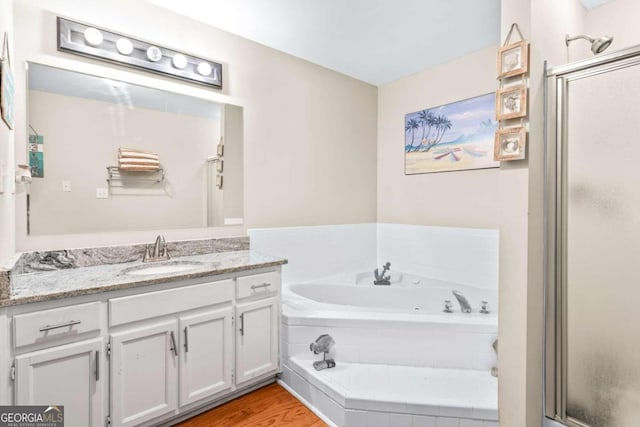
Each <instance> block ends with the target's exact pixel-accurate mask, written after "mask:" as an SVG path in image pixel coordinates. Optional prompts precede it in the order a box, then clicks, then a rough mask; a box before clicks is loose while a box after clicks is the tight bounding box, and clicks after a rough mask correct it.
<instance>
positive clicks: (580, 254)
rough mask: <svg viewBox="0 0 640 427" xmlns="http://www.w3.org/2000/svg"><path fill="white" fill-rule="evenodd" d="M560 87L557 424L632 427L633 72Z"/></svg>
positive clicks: (638, 412) (639, 273)
mask: <svg viewBox="0 0 640 427" xmlns="http://www.w3.org/2000/svg"><path fill="white" fill-rule="evenodd" d="M636 62H637V60H636ZM564 85H565V86H564V92H565V93H564V101H563V102H564V104H563V105H564V116H563V117H564V123H563V128H564V130H563V136H562V142H561V144H560V152H561V155H560V156H559V157H560V160H559V163H558V164H559V165H560V168H559V171H560V172H559V174H558V176H559V178H560V179H561V184H560V187H558V188H560V189H559V190H558V194H559V195H560V197H559V200H558V207H559V213H560V215H559V216H558V220H557V221H558V226H557V230H558V231H557V232H558V233H559V235H558V236H559V242H560V244H559V246H560V248H561V251H560V254H559V256H558V259H557V262H558V268H559V272H560V273H559V275H558V278H559V279H558V281H559V282H560V283H559V286H560V287H561V289H562V290H561V292H562V298H561V299H562V302H561V303H560V304H559V305H558V307H559V309H560V310H561V316H560V317H559V318H558V319H561V320H560V321H559V327H560V331H559V332H558V336H560V337H561V341H563V342H562V343H561V345H560V348H559V351H560V353H559V354H560V357H559V359H558V360H561V363H560V365H561V366H559V367H558V366H557V367H556V369H557V371H558V375H559V378H560V379H559V381H560V383H561V384H562V387H561V389H562V390H561V392H562V393H564V396H563V399H564V400H563V403H564V405H563V406H564V408H563V409H564V410H565V411H566V412H565V414H563V419H564V421H565V422H567V423H568V424H570V425H577V426H583V425H584V426H590V427H638V426H640V65H638V64H637V63H636V64H634V63H633V62H628V63H626V64H624V66H618V67H615V66H614V67H612V66H610V65H608V66H603V67H600V68H597V67H595V68H594V69H589V70H586V71H585V70H582V71H580V72H577V73H575V74H573V75H572V74H569V75H567V76H566V78H565V81H564Z"/></svg>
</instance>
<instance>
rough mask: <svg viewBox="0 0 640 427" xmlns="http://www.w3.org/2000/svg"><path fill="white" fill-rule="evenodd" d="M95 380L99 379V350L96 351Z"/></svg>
mask: <svg viewBox="0 0 640 427" xmlns="http://www.w3.org/2000/svg"><path fill="white" fill-rule="evenodd" d="M96 381H100V352H99V351H96Z"/></svg>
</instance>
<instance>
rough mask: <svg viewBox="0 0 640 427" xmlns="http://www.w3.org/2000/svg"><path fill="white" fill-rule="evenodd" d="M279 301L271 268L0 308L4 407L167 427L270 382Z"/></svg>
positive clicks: (73, 421)
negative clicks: (9, 379) (8, 387)
mask: <svg viewBox="0 0 640 427" xmlns="http://www.w3.org/2000/svg"><path fill="white" fill-rule="evenodd" d="M279 294H280V271H279V269H277V270H274V269H273V268H270V269H261V270H248V271H243V272H238V273H233V274H225V275H223V276H218V277H212V278H211V279H209V280H207V279H206V278H200V279H194V280H190V281H180V282H175V283H163V284H161V285H158V286H157V287H153V286H144V287H140V288H133V289H125V290H120V291H112V292H107V293H101V294H96V295H95V296H91V295H86V296H82V297H74V298H73V299H69V300H58V301H50V302H43V303H38V304H37V305H33V306H30V305H23V306H19V307H18V306H17V307H18V308H5V309H0V310H2V311H0V314H2V316H4V317H5V318H6V319H8V320H10V323H9V324H12V325H13V329H14V330H13V334H12V339H11V349H12V350H11V352H10V355H9V354H7V358H8V357H9V356H10V357H11V360H10V361H9V362H10V363H9V364H7V366H9V365H11V366H12V369H13V371H12V372H14V373H15V379H14V381H13V396H14V399H13V400H14V401H13V402H2V403H6V404H10V403H14V404H42V405H64V409H65V425H66V426H68V427H76V426H77V427H94V426H95V427H98V426H104V425H109V426H114V427H116V426H117V427H120V426H122V427H129V426H153V425H157V424H163V425H165V424H166V425H168V424H169V423H171V422H174V421H175V420H176V419H178V418H180V417H187V416H188V415H189V414H190V413H192V412H193V411H195V410H198V409H200V410H201V409H202V408H206V407H213V406H215V405H217V404H218V403H222V402H223V401H226V400H228V399H230V398H233V397H235V396H238V395H240V394H243V393H246V392H247V391H249V390H251V389H252V388H255V387H257V386H260V385H261V384H267V383H268V382H270V381H273V379H274V378H275V374H276V373H277V372H278V370H279V367H280V361H279V343H278V339H279V332H278V326H279V319H280V300H279ZM52 307H53V308H52ZM43 308H47V310H43ZM0 335H1V334H0ZM0 339H1V337H0ZM6 342H7V344H8V343H9V340H8V339H7V341H6ZM0 359H1V358H0ZM5 360H8V359H5Z"/></svg>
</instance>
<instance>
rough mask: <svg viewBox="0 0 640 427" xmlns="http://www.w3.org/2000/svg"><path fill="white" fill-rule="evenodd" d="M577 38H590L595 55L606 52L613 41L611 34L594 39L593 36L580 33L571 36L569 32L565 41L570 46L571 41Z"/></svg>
mask: <svg viewBox="0 0 640 427" xmlns="http://www.w3.org/2000/svg"><path fill="white" fill-rule="evenodd" d="M577 39H585V40H588V41H589V42H590V43H591V52H593V54H594V55H597V54H599V53H602V52H604V51H605V50H606V49H607V48H608V47H609V46H611V43H612V42H613V37H610V36H603V37H598V38H597V39H594V38H593V37H589V36H587V35H584V34H580V35H579V36H574V37H570V36H569V34H567V35H566V37H565V38H564V42H565V44H566V45H567V46H569V43H570V42H572V41H574V40H577Z"/></svg>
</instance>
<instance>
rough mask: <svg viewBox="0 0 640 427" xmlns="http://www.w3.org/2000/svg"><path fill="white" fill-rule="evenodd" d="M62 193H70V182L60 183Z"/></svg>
mask: <svg viewBox="0 0 640 427" xmlns="http://www.w3.org/2000/svg"><path fill="white" fill-rule="evenodd" d="M62 191H64V192H68V191H71V181H62Z"/></svg>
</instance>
